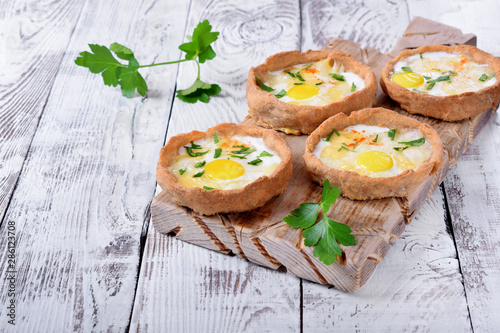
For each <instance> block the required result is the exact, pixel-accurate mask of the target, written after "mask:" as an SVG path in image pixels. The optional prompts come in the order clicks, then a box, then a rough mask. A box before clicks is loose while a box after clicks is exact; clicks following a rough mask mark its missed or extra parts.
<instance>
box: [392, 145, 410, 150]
mask: <svg viewBox="0 0 500 333" xmlns="http://www.w3.org/2000/svg"><path fill="white" fill-rule="evenodd" d="M408 147H409V146H404V147H394V150H397V151H403V150H405V149H407V148H408Z"/></svg>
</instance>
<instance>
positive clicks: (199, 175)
mask: <svg viewBox="0 0 500 333" xmlns="http://www.w3.org/2000/svg"><path fill="white" fill-rule="evenodd" d="M204 173H205V169H203V170H201V171H200V172H198V173H197V174H196V175H194V176H193V178H198V177H201V176H203V174H204Z"/></svg>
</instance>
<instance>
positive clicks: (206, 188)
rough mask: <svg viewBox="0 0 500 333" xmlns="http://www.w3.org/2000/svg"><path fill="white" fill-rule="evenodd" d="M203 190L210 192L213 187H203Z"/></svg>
mask: <svg viewBox="0 0 500 333" xmlns="http://www.w3.org/2000/svg"><path fill="white" fill-rule="evenodd" d="M203 189H204V190H207V191H212V190H213V189H214V188H213V187H208V186H203Z"/></svg>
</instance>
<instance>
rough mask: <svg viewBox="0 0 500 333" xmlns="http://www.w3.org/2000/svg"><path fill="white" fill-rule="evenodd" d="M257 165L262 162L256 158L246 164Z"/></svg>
mask: <svg viewBox="0 0 500 333" xmlns="http://www.w3.org/2000/svg"><path fill="white" fill-rule="evenodd" d="M259 163H262V160H261V159H260V158H258V157H257V158H256V159H255V160H253V161H250V162H248V164H251V165H258V164H259Z"/></svg>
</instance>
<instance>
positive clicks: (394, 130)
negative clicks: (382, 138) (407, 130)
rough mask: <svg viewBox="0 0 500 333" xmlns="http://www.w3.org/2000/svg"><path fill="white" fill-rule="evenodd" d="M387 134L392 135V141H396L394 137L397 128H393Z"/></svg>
mask: <svg viewBox="0 0 500 333" xmlns="http://www.w3.org/2000/svg"><path fill="white" fill-rule="evenodd" d="M387 136H388V137H390V138H391V140H392V141H394V137H395V136H396V129H395V128H393V129H391V130H390V131H389V132H387Z"/></svg>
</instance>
